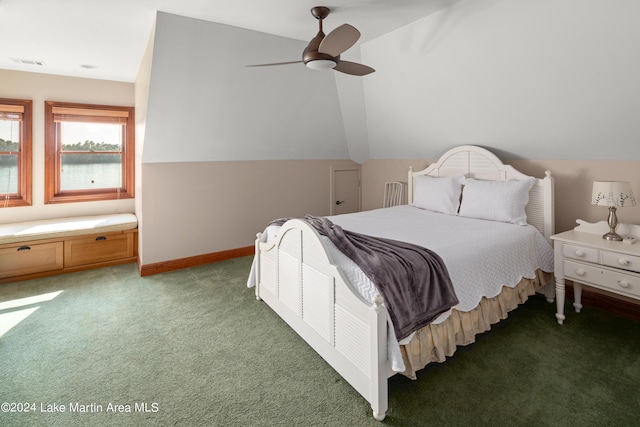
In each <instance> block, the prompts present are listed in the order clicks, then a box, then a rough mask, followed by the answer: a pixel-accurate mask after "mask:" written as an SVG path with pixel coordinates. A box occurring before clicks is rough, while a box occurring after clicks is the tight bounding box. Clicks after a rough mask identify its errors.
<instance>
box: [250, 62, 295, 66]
mask: <svg viewBox="0 0 640 427" xmlns="http://www.w3.org/2000/svg"><path fill="white" fill-rule="evenodd" d="M301 63H302V61H289V62H274V63H272V64H253V65H245V67H270V66H272V65H288V64H301Z"/></svg>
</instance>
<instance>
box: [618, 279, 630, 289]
mask: <svg viewBox="0 0 640 427" xmlns="http://www.w3.org/2000/svg"><path fill="white" fill-rule="evenodd" d="M618 284H619V285H620V286H622V287H623V288H628V287H629V282H627V281H626V280H618Z"/></svg>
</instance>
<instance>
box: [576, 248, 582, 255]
mask: <svg viewBox="0 0 640 427" xmlns="http://www.w3.org/2000/svg"><path fill="white" fill-rule="evenodd" d="M576 256H579V257H583V256H584V252H583V251H581V250H580V249H578V250H577V251H576Z"/></svg>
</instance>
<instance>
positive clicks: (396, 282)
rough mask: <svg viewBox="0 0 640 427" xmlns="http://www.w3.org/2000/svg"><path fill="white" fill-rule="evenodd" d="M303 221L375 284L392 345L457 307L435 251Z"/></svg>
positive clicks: (321, 221) (319, 221)
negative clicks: (392, 336) (387, 319)
mask: <svg viewBox="0 0 640 427" xmlns="http://www.w3.org/2000/svg"><path fill="white" fill-rule="evenodd" d="M304 220H305V221H306V222H307V223H309V224H310V225H311V226H312V227H313V228H314V229H315V230H316V231H317V232H318V233H320V234H321V235H323V236H327V237H328V238H329V240H331V242H333V244H334V245H336V247H337V248H338V249H339V250H340V251H341V252H342V253H344V254H345V255H346V256H347V257H349V258H350V259H351V260H352V261H353V262H354V263H355V264H356V265H357V266H358V267H360V269H361V270H362V271H363V272H364V273H365V274H366V275H367V277H368V278H369V279H370V280H371V281H372V282H373V283H374V284H375V285H376V287H377V288H378V290H379V291H380V292H381V293H382V296H383V297H384V301H385V305H386V307H387V310H388V311H389V315H390V316H391V320H392V322H393V326H394V329H395V333H396V337H397V339H398V340H401V339H403V338H406V337H407V336H409V335H410V334H411V333H412V332H414V331H416V330H418V329H420V328H421V327H423V326H425V325H427V324H429V323H431V322H432V321H433V320H434V319H435V318H436V317H438V315H440V314H441V313H443V312H445V311H447V310H449V309H450V308H451V307H453V306H454V305H456V304H458V298H457V296H456V294H455V291H454V289H453V284H452V283H451V278H450V277H449V272H448V271H447V267H446V266H445V265H444V262H443V261H442V259H441V258H440V257H439V256H438V255H437V254H436V253H435V252H433V251H431V250H429V249H426V248H423V247H421V246H418V245H414V244H411V243H406V242H400V241H396V240H391V239H383V238H378V237H372V236H367V235H364V234H359V233H355V232H352V231H348V230H343V229H342V228H341V227H340V226H338V225H336V224H334V223H333V222H331V221H330V220H329V219H327V218H323V217H316V216H312V215H307V216H305V217H304ZM274 223H276V222H274ZM277 223H281V222H280V221H277Z"/></svg>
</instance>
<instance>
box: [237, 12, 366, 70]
mask: <svg viewBox="0 0 640 427" xmlns="http://www.w3.org/2000/svg"><path fill="white" fill-rule="evenodd" d="M330 11H331V10H330V9H329V8H328V7H324V6H316V7H313V8H311V14H312V15H313V16H314V17H315V18H316V19H317V20H318V22H319V25H318V26H319V30H318V34H316V36H315V37H314V38H313V39H312V40H311V41H310V42H309V44H308V45H307V47H306V48H305V49H304V51H303V52H302V61H289V62H275V63H272V64H256V65H247V66H248V67H268V66H272V65H286V64H299V63H301V62H302V63H304V65H306V66H307V67H309V68H312V69H314V70H330V69H334V70H336V71H340V72H341V73H345V74H350V75H352V76H366V75H367V74H370V73H373V72H374V71H375V70H374V69H373V68H371V67H369V66H367V65H363V64H358V63H356V62H351V61H343V60H341V59H340V54H342V53H343V52H344V51H346V50H347V49H349V48H350V47H351V46H353V45H354V44H355V43H356V42H357V41H358V39H359V38H360V31H358V30H357V29H355V28H354V27H352V26H351V25H349V24H343V25H341V26H339V27H338V28H336V29H335V30H333V31H331V32H330V33H329V34H327V35H326V36H325V34H324V32H322V20H323V19H325V18H326V17H327V16H329V12H330Z"/></svg>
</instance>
